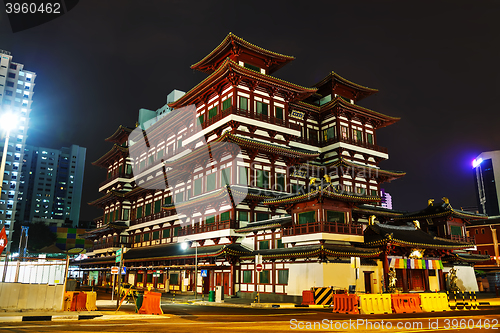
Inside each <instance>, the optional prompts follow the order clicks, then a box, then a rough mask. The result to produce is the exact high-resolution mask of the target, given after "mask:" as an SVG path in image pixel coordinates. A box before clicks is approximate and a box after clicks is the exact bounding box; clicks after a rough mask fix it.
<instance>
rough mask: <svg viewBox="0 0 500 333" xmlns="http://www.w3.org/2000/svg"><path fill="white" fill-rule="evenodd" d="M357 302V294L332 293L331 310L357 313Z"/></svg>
mask: <svg viewBox="0 0 500 333" xmlns="http://www.w3.org/2000/svg"><path fill="white" fill-rule="evenodd" d="M358 304H359V296H358V295H355V294H333V312H337V313H348V314H359V309H358Z"/></svg>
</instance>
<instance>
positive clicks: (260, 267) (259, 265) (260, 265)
mask: <svg viewBox="0 0 500 333" xmlns="http://www.w3.org/2000/svg"><path fill="white" fill-rule="evenodd" d="M255 269H256V270H257V272H262V270H263V269H264V266H262V264H257V265H256V266H255Z"/></svg>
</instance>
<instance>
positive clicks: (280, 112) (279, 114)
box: [274, 107, 283, 120]
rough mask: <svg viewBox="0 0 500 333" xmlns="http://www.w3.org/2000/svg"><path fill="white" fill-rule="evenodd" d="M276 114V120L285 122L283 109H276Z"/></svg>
mask: <svg viewBox="0 0 500 333" xmlns="http://www.w3.org/2000/svg"><path fill="white" fill-rule="evenodd" d="M274 114H275V115H276V116H275V117H276V118H278V119H281V120H283V108H279V107H276V108H275V109H274Z"/></svg>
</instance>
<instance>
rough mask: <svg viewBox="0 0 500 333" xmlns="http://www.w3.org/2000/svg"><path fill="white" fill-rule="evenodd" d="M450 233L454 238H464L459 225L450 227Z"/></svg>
mask: <svg viewBox="0 0 500 333" xmlns="http://www.w3.org/2000/svg"><path fill="white" fill-rule="evenodd" d="M450 232H451V234H452V235H453V236H462V227H460V226H457V225H452V226H450Z"/></svg>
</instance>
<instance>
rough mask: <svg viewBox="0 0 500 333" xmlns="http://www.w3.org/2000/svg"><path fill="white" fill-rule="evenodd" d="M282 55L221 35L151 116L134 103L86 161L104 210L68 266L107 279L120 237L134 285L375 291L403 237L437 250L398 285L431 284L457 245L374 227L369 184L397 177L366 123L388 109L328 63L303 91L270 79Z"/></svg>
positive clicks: (294, 292)
mask: <svg viewBox="0 0 500 333" xmlns="http://www.w3.org/2000/svg"><path fill="white" fill-rule="evenodd" d="M293 59H294V58H293V57H291V56H286V55H282V54H278V53H276V52H272V51H269V50H265V49H263V48H260V47H258V46H255V45H253V44H250V43H248V42H247V41H245V40H243V39H241V38H239V37H237V36H235V35H233V34H229V35H228V36H227V37H226V38H225V39H224V40H223V41H222V43H221V44H220V45H219V46H217V47H216V48H215V49H214V50H213V51H212V52H211V53H209V54H208V55H207V56H206V57H204V58H203V59H202V60H200V61H199V62H197V63H196V64H194V65H193V66H192V67H191V68H192V69H195V70H199V71H202V72H205V73H207V75H208V76H207V78H206V79H204V80H203V81H202V82H200V83H199V84H198V85H196V86H195V87H193V88H192V89H191V90H190V91H188V92H186V93H185V94H184V93H182V92H177V93H175V91H174V92H173V93H172V94H173V95H170V96H171V98H170V103H168V105H166V106H165V107H163V108H161V109H159V110H157V111H149V110H144V109H141V110H140V113H139V122H138V123H137V126H138V127H137V128H140V129H141V130H142V131H144V135H145V136H143V133H142V132H140V135H138V136H134V135H133V133H135V132H136V130H135V129H134V128H133V127H124V126H120V127H119V128H118V129H117V130H116V132H115V133H114V134H113V135H112V136H110V137H109V138H107V139H106V141H108V142H110V143H113V147H112V148H111V150H110V151H108V152H107V153H106V154H105V155H103V156H102V157H101V158H99V159H98V160H97V161H95V162H94V165H96V166H98V167H101V168H103V169H105V170H106V172H107V179H106V180H105V181H104V182H103V183H101V185H100V188H99V190H100V192H101V193H102V196H101V197H100V198H99V199H97V200H95V201H93V202H92V203H91V204H92V205H95V206H98V207H101V208H102V209H103V212H104V213H103V216H102V217H99V218H97V219H96V222H97V226H98V228H97V229H95V230H93V231H91V232H89V233H88V234H87V237H88V238H89V239H93V240H94V242H95V243H94V244H95V246H94V251H93V252H91V253H89V254H88V255H89V257H90V258H89V259H88V260H85V261H83V262H82V263H81V264H82V267H86V270H87V271H88V272H92V271H93V270H95V269H96V268H105V270H101V276H100V281H101V282H102V281H108V282H109V281H110V275H109V272H108V271H107V270H108V269H109V267H110V266H112V265H113V264H114V252H115V251H116V250H117V249H118V248H119V247H120V246H121V245H122V244H124V245H125V246H126V247H127V248H128V249H129V250H128V251H127V253H125V256H124V260H125V265H126V266H127V269H128V271H127V272H128V273H127V277H126V278H127V280H128V282H130V283H132V284H135V285H136V286H138V287H140V288H141V287H143V288H146V287H147V286H151V287H153V288H157V289H162V290H166V291H174V290H175V291H185V292H189V291H193V290H194V288H197V291H198V293H207V292H208V291H209V290H213V289H214V288H215V286H224V290H225V293H226V294H228V295H235V294H238V295H240V296H242V297H245V296H247V297H252V296H253V293H255V292H257V291H259V292H261V295H264V296H263V297H265V295H267V297H270V298H272V297H274V298H275V299H296V298H297V297H300V295H301V294H302V291H303V290H309V289H310V287H312V286H332V285H333V286H336V287H338V288H349V286H351V285H354V286H355V287H356V289H357V290H361V291H365V292H380V291H382V290H384V274H385V273H386V272H387V270H388V269H389V266H390V265H391V263H392V265H394V264H395V261H394V260H395V259H398V258H399V257H401V258H402V257H404V256H407V255H408V252H409V251H410V252H413V251H411V250H412V249H411V248H410V246H409V245H408V244H405V242H406V241H407V240H406V238H405V237H406V236H405V235H406V234H413V235H418V236H419V237H420V238H421V240H422V243H419V244H418V245H419V247H420V248H432V249H437V248H445V249H446V251H444V252H436V251H428V252H432V253H433V256H432V257H425V256H424V257H423V258H422V260H431V262H434V261H435V265H437V266H436V267H435V276H441V280H440V281H439V280H437V278H436V280H435V281H434V282H432V284H431V283H429V279H427V280H426V281H427V282H426V283H425V282H424V277H423V275H421V274H417V273H414V275H415V276H417V275H418V276H422V280H421V281H422V283H420V284H418V285H416V286H415V288H413V289H412V287H411V286H412V285H411V284H410V287H409V284H406V286H403V288H405V289H407V290H408V289H411V290H430V288H433V287H436V286H437V288H438V289H443V288H444V284H443V282H442V279H443V274H442V272H441V273H438V271H440V270H441V271H442V266H441V265H442V262H441V259H442V258H443V257H444V255H445V254H449V253H451V251H453V250H455V249H464V248H468V247H470V246H471V243H469V242H468V241H466V240H452V239H445V240H443V241H441V242H440V243H439V242H438V243H436V242H435V241H433V237H432V236H430V235H429V234H428V233H426V232H424V231H422V230H421V229H420V228H417V227H411V226H410V227H408V226H398V225H393V226H392V228H393V229H394V230H400V229H401V230H406V231H407V232H406V233H404V232H403V233H401V234H402V235H403V236H402V237H400V238H397V237H396V238H395V239H394V241H392V242H391V241H390V240H388V238H386V234H387V232H382V231H384V230H385V229H386V228H390V227H391V226H390V227H386V226H385V224H387V223H397V218H398V217H399V218H402V217H403V216H404V215H403V213H402V212H397V211H393V210H391V209H387V208H384V207H381V205H380V201H381V198H380V195H381V194H380V185H381V184H382V183H384V182H388V181H392V180H395V179H398V178H400V177H402V176H403V175H404V174H405V173H404V172H398V171H389V170H383V169H380V168H379V166H378V165H379V163H380V162H381V161H383V160H386V159H388V152H387V149H386V148H384V147H381V146H379V145H378V143H377V133H376V132H377V130H378V129H380V128H383V127H385V126H388V125H391V124H393V123H395V122H396V121H398V120H399V118H396V117H391V116H387V115H384V114H381V113H378V112H375V111H372V110H369V109H367V108H364V107H362V106H360V105H359V104H358V102H359V101H361V100H362V99H363V98H365V97H369V96H370V95H372V94H374V93H376V92H377V90H376V89H371V88H367V87H364V86H361V85H359V84H356V83H353V82H351V81H348V80H346V79H344V78H342V77H341V76H339V75H338V74H336V73H334V72H332V73H330V74H328V75H327V76H326V77H325V78H324V79H323V80H321V81H320V82H318V83H317V84H315V85H314V86H313V87H303V86H300V85H297V84H293V83H290V82H287V81H284V80H281V79H279V78H277V77H275V76H273V74H274V72H276V71H277V70H278V69H279V68H281V67H282V66H284V65H286V64H287V63H289V62H290V61H292V60H293ZM131 138H132V139H131ZM143 141H144V142H143ZM207 151H208V153H207ZM401 221H402V222H404V223H406V220H401ZM410 229H411V230H410ZM394 233H396V232H394ZM423 234H425V235H423ZM443 235H445V234H443ZM398 236H399V233H398ZM367 237H368V238H369V239H370V241H368V242H367V241H366V239H367ZM181 242H190V243H191V248H190V249H188V250H186V251H184V250H182V249H181V247H180V244H179V243H181ZM398 242H399V243H398ZM391 244H392V245H391ZM394 247H395V248H397V249H394ZM195 253H198V255H195ZM353 257H359V258H361V267H357V268H356V269H358V271H357V272H356V270H355V269H353V268H352V267H351V258H353ZM393 259H394V260H393ZM195 260H197V262H198V272H199V274H198V276H197V277H195V276H194V271H195V270H194V263H195ZM411 260H416V259H411ZM411 262H414V263H415V261H410V263H411ZM257 263H261V264H262V267H263V270H262V271H261V272H257V271H256V264H257ZM410 265H411V264H410ZM409 269H411V267H410V268H409ZM420 269H422V268H420ZM158 272H160V274H158ZM90 274H95V273H89V275H90ZM408 274H409V273H408ZM419 288H422V289H419Z"/></svg>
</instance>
